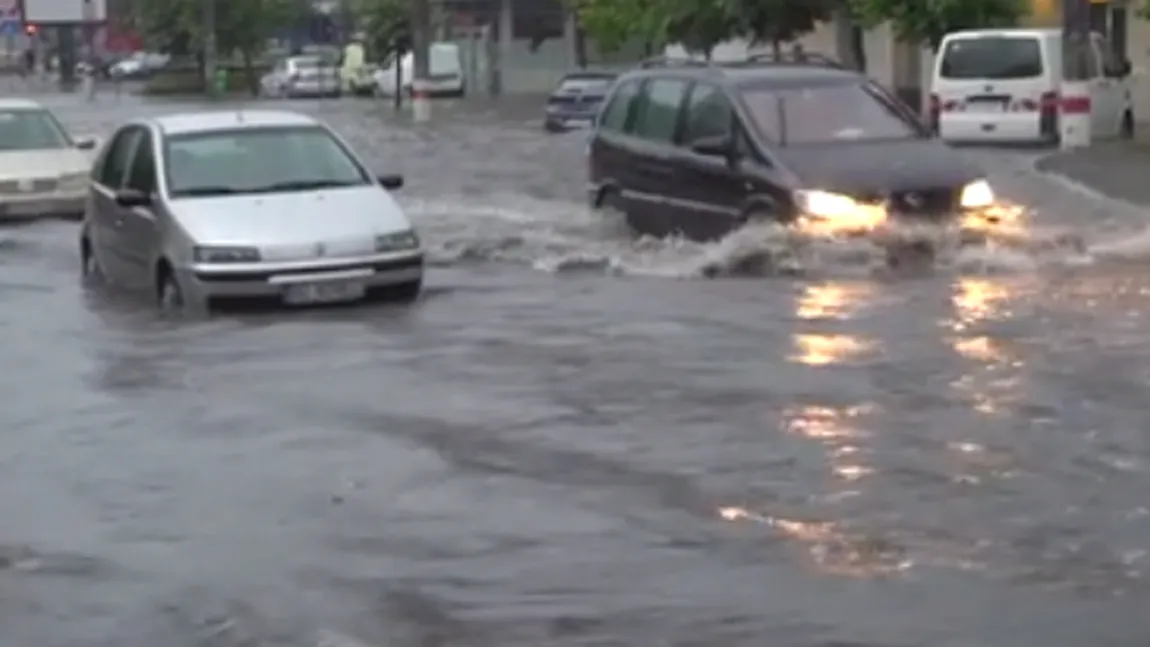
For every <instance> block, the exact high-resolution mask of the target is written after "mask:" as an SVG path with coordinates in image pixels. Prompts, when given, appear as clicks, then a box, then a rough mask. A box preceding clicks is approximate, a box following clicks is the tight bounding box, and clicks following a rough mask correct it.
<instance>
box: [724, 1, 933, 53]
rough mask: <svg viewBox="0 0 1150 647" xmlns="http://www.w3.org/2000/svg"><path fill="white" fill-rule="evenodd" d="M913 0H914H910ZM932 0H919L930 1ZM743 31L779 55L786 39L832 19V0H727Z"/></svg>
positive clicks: (793, 37) (788, 39) (807, 31)
mask: <svg viewBox="0 0 1150 647" xmlns="http://www.w3.org/2000/svg"><path fill="white" fill-rule="evenodd" d="M908 1H909V2H913V1H914V0H908ZM929 1H930V0H918V2H929ZM727 2H728V4H729V6H730V10H731V11H732V12H733V13H734V14H735V15H736V16H738V20H739V24H740V31H741V32H742V33H744V34H746V35H747V36H748V37H750V39H751V40H753V41H754V42H756V43H770V44H771V46H772V47H773V48H774V50H775V54H776V55H778V54H779V51H780V49H781V46H782V44H783V43H789V42H791V41H794V40H797V39H798V38H800V37H801V36H803V35H805V34H809V33H810V32H812V31H814V30H815V27H816V26H818V24H819V23H820V22H825V21H827V20H830V19H831V17H832V15H833V12H834V8H835V7H834V3H833V2H832V1H831V0H727Z"/></svg>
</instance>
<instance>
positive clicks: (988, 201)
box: [960, 180, 994, 209]
mask: <svg viewBox="0 0 1150 647" xmlns="http://www.w3.org/2000/svg"><path fill="white" fill-rule="evenodd" d="M960 204H961V205H962V208H963V209H981V208H983V207H989V206H992V205H994V190H993V189H991V188H990V183H989V182H987V181H986V180H978V181H975V182H971V183H970V184H967V185H966V186H965V187H963V189H962V198H961V200H960Z"/></svg>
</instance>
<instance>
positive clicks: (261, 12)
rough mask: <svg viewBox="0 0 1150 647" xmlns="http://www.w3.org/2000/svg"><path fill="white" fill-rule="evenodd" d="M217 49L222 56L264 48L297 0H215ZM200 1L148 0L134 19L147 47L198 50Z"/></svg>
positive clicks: (294, 16) (185, 52) (297, 7)
mask: <svg viewBox="0 0 1150 647" xmlns="http://www.w3.org/2000/svg"><path fill="white" fill-rule="evenodd" d="M215 2H216V48H217V50H218V51H219V52H220V54H222V55H228V54H231V53H232V52H242V53H243V54H245V55H249V56H250V55H254V54H258V53H259V52H261V51H263V49H264V47H265V45H266V44H267V41H268V39H269V38H271V37H272V36H273V35H274V34H275V32H276V30H278V29H280V28H282V27H284V26H286V25H290V24H292V23H294V22H295V21H296V20H298V19H299V17H300V12H301V11H302V5H301V3H299V2H297V1H296V0H215ZM203 11H204V0H148V1H147V2H141V3H140V4H139V5H138V10H137V16H136V19H137V20H136V22H137V24H138V26H139V29H140V33H141V34H142V35H143V37H144V40H145V41H146V42H147V43H148V46H149V47H151V48H154V49H156V50H158V51H162V52H167V53H169V54H171V55H172V56H174V57H184V56H190V55H193V54H198V53H200V52H202V51H203V46H204V13H203Z"/></svg>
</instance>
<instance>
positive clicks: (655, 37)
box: [577, 0, 667, 53]
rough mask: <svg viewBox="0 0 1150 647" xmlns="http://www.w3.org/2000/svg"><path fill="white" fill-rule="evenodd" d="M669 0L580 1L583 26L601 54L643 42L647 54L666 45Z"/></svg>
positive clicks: (580, 18)
mask: <svg viewBox="0 0 1150 647" xmlns="http://www.w3.org/2000/svg"><path fill="white" fill-rule="evenodd" d="M665 3H666V0H578V8H577V10H578V15H579V23H580V24H581V25H582V26H583V29H584V30H585V31H586V32H587V35H588V36H590V37H591V39H592V40H594V41H595V44H596V45H597V46H598V49H599V51H600V52H605V53H615V52H618V51H619V50H621V49H623V48H624V47H626V46H627V44H628V43H632V42H635V41H639V42H641V43H643V45H644V47H645V49H646V51H648V52H649V51H651V50H652V49H654V48H655V47H656V46H659V45H662V44H663V43H664V38H665V32H666V20H667V16H666V14H665V13H662V12H661V9H662V5H664V4H665Z"/></svg>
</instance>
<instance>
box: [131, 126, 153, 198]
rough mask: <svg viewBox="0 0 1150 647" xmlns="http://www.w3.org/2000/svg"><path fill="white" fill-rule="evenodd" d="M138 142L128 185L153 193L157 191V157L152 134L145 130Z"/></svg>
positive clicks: (149, 193)
mask: <svg viewBox="0 0 1150 647" xmlns="http://www.w3.org/2000/svg"><path fill="white" fill-rule="evenodd" d="M137 142H138V143H137V146H136V155H135V156H134V157H133V158H132V168H131V170H130V171H129V172H128V183H127V187H128V188H129V189H135V190H136V191H139V192H141V193H144V194H146V195H151V194H153V193H155V192H156V157H155V154H154V152H153V151H152V134H151V133H149V132H147V131H143V132H142V134H141V136H140V137H139V138H137Z"/></svg>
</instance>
